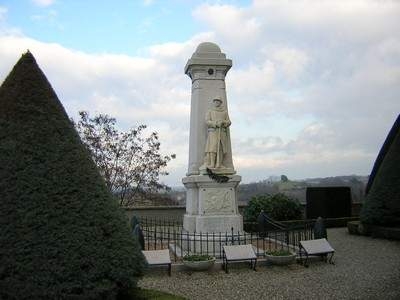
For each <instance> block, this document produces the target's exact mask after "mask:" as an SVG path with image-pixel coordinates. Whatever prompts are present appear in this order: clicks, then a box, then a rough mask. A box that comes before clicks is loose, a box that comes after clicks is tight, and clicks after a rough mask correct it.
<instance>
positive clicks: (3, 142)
mask: <svg viewBox="0 0 400 300" xmlns="http://www.w3.org/2000/svg"><path fill="white" fill-rule="evenodd" d="M0 166H1V167H0V228H1V231H0V299H110V298H111V299H113V298H115V297H116V296H117V295H121V294H122V293H123V292H125V291H127V290H130V289H132V288H135V287H136V282H137V280H138V277H139V276H140V275H141V273H142V269H143V267H144V258H143V256H142V254H141V252H140V251H139V247H138V245H137V243H136V242H135V240H134V239H133V238H132V237H131V235H130V232H129V228H128V222H127V220H126V218H125V216H124V214H123V212H122V211H121V209H120V208H119V206H118V204H117V203H116V201H115V199H114V198H113V197H112V196H111V194H110V193H109V191H108V190H107V188H106V186H105V183H104V180H103V179H102V177H101V176H100V174H99V173H98V171H97V168H96V166H95V165H94V163H93V161H92V159H91V158H90V156H89V153H88V151H87V150H86V148H85V147H84V146H83V144H82V143H81V141H80V139H79V136H78V134H77V133H76V131H75V129H74V127H73V125H72V124H71V122H70V120H69V118H68V116H67V114H66V112H65V110H64V108H63V107H62V105H61V103H60V102H59V100H58V99H57V96H56V94H55V92H54V91H53V89H52V88H51V86H50V84H49V82H48V81H47V79H46V77H45V75H44V74H43V73H42V71H41V70H40V69H39V67H38V65H37V64H36V61H35V59H34V57H33V56H32V54H30V53H29V52H28V53H26V54H24V55H23V56H22V58H21V59H20V60H19V61H18V63H17V64H16V65H15V67H14V68H13V70H12V71H11V73H10V74H9V76H8V77H7V78H6V80H5V81H4V83H3V85H2V86H1V87H0Z"/></svg>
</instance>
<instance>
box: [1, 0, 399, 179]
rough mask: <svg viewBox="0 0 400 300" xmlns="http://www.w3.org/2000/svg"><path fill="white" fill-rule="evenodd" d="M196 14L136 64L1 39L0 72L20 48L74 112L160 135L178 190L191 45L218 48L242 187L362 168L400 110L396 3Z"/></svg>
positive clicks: (217, 9)
mask: <svg viewBox="0 0 400 300" xmlns="http://www.w3.org/2000/svg"><path fill="white" fill-rule="evenodd" d="M348 3H350V4H348ZM193 15H194V17H195V18H196V20H197V21H198V22H201V24H202V25H203V27H205V28H204V32H201V33H198V34H196V35H194V36H193V37H192V38H190V39H188V40H187V41H184V42H180V43H179V42H174V41H171V42H169V43H164V44H159V45H153V46H151V47H148V48H145V49H141V50H142V53H144V54H143V55H141V56H136V57H133V56H128V55H112V54H90V53H84V52H80V51H76V50H71V49H67V48H65V47H63V46H61V45H58V44H49V43H44V42H40V41H37V40H34V39H30V38H28V37H24V36H22V35H15V34H13V35H10V34H8V35H4V34H3V35H2V36H1V37H0V58H1V61H2V64H0V76H1V78H4V77H5V76H6V74H7V73H8V72H9V70H11V68H12V66H13V64H14V63H15V62H16V61H17V59H18V57H19V55H20V53H22V52H24V51H26V49H28V48H29V49H30V50H31V51H32V52H33V54H34V55H35V57H36V58H37V60H38V63H39V65H40V66H41V68H42V69H43V70H44V72H45V73H46V75H47V77H48V79H49V80H50V82H51V83H52V85H53V87H54V88H55V90H56V92H57V93H58V95H59V98H60V99H61V101H62V102H63V104H64V105H65V107H66V109H67V111H68V112H69V114H70V115H71V116H76V114H77V112H78V111H79V110H88V111H90V112H92V113H95V112H102V113H108V114H110V115H113V116H115V117H116V118H117V120H118V121H119V122H120V123H121V126H123V127H129V126H132V125H134V124H137V123H145V124H148V125H149V126H150V128H151V129H152V130H156V131H158V132H159V133H160V138H161V142H162V149H163V151H165V153H176V154H177V159H176V160H174V161H172V162H171V164H170V171H171V175H170V176H169V177H168V178H166V179H165V180H166V182H168V183H170V184H173V185H178V184H179V182H180V178H181V177H183V176H184V173H185V172H186V168H187V153H188V132H189V110H190V107H189V105H190V92H191V91H190V87H191V86H190V84H191V83H190V79H189V78H188V77H187V76H186V75H185V74H183V68H184V66H185V64H186V61H187V59H189V58H190V56H191V55H192V53H193V51H194V50H195V49H196V47H197V45H198V44H199V43H201V42H203V41H212V42H217V43H218V44H219V45H220V46H221V49H222V50H223V52H225V53H226V54H227V57H228V58H231V59H233V67H232V70H231V71H229V73H228V76H227V79H226V85H227V93H228V102H229V112H230V117H231V119H232V122H233V124H232V130H231V135H232V136H231V138H232V142H233V145H232V146H233V150H234V152H233V154H234V163H235V167H236V169H237V171H238V173H239V174H240V175H242V176H243V180H244V182H249V181H252V180H261V179H264V178H267V177H268V176H269V175H273V174H278V175H280V174H287V175H288V176H289V178H304V177H314V176H333V175H342V174H352V173H358V174H367V173H368V172H370V170H371V168H372V163H373V161H374V159H375V157H376V155H377V152H378V150H379V148H380V146H381V145H382V143H383V140H384V138H385V137H386V134H387V133H388V130H389V129H390V127H391V125H392V123H393V122H394V119H395V117H396V116H397V115H398V113H399V112H400V102H399V99H398V96H399V95H400V33H399V31H398V28H400V3H398V2H395V1H385V2H382V1H350V2H341V1H321V2H315V1H307V0H303V1H254V2H253V3H252V4H250V5H248V6H246V7H241V8H239V7H235V6H233V5H211V4H203V5H200V6H199V7H197V9H195V10H194V12H193ZM2 16H3V18H4V16H6V11H5V12H2V10H1V9H0V20H1V18H2Z"/></svg>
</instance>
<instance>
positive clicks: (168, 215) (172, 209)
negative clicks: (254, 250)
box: [126, 205, 246, 220]
mask: <svg viewBox="0 0 400 300" xmlns="http://www.w3.org/2000/svg"><path fill="white" fill-rule="evenodd" d="M245 208H246V205H239V213H240V214H241V215H243V210H244V209H245ZM185 212H186V207H185V206H144V207H133V208H127V209H126V213H127V215H128V217H129V219H131V218H132V216H137V217H142V218H143V217H148V218H159V219H172V220H175V219H176V220H183V215H184V214H185Z"/></svg>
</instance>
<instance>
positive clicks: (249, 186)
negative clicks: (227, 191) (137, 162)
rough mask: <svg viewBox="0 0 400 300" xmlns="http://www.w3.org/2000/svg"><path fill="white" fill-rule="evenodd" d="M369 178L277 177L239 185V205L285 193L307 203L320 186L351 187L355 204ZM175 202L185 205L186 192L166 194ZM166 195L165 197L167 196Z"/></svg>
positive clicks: (358, 176) (179, 191) (362, 199)
mask: <svg viewBox="0 0 400 300" xmlns="http://www.w3.org/2000/svg"><path fill="white" fill-rule="evenodd" d="M367 182H368V176H360V175H347V176H334V177H325V178H307V179H302V180H295V181H292V180H288V181H281V180H279V177H277V176H270V177H269V178H268V179H265V180H262V181H259V182H252V183H245V184H240V185H239V204H247V203H248V201H249V200H250V199H251V197H253V196H256V195H260V194H276V193H279V192H281V193H284V194H287V195H289V196H292V197H295V198H297V199H298V200H299V201H300V202H301V203H306V188H307V187H318V186H321V187H322V186H349V187H350V188H351V193H352V199H353V202H363V201H364V191H365V187H366V184H367ZM166 194H167V195H168V196H169V197H170V198H171V200H172V201H173V202H175V203H177V204H179V205H185V203H186V192H185V189H184V188H182V187H176V188H172V189H171V191H169V192H168V193H166ZM166 194H164V196H165V195H166Z"/></svg>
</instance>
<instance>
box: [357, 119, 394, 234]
mask: <svg viewBox="0 0 400 300" xmlns="http://www.w3.org/2000/svg"><path fill="white" fill-rule="evenodd" d="M399 153H400V115H399V116H398V117H397V119H396V121H395V123H394V124H393V127H392V129H391V130H390V131H389V134H388V136H387V138H386V140H385V142H384V144H383V146H382V148H381V150H380V152H379V155H378V157H377V159H376V162H375V164H374V167H373V170H372V172H371V178H370V180H369V182H368V186H367V188H368V190H367V193H368V194H367V196H366V198H365V201H364V204H363V207H362V210H361V214H360V220H361V222H362V223H363V224H364V225H367V224H368V225H379V226H388V227H400V172H399V166H400V154H399Z"/></svg>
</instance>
